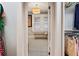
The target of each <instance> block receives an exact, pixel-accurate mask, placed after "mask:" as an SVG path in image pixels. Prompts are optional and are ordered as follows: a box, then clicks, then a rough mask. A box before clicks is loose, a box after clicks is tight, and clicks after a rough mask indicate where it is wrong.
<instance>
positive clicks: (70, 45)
mask: <svg viewBox="0 0 79 59" xmlns="http://www.w3.org/2000/svg"><path fill="white" fill-rule="evenodd" d="M65 53H66V54H67V55H68V56H77V48H76V40H75V39H74V37H68V36H67V37H65Z"/></svg>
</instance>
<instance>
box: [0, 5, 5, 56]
mask: <svg viewBox="0 0 79 59" xmlns="http://www.w3.org/2000/svg"><path fill="white" fill-rule="evenodd" d="M3 13H4V10H3V6H2V4H0V56H4V55H5V47H4V39H3V37H4V36H3V31H4V17H3Z"/></svg>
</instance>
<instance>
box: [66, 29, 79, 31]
mask: <svg viewBox="0 0 79 59" xmlns="http://www.w3.org/2000/svg"><path fill="white" fill-rule="evenodd" d="M64 32H79V30H71V29H70V30H64Z"/></svg>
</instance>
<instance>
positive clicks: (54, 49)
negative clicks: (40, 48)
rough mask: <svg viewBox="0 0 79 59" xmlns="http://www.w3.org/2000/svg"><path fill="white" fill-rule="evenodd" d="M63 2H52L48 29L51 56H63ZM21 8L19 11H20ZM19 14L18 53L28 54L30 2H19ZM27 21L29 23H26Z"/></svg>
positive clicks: (20, 54) (19, 54) (21, 54)
mask: <svg viewBox="0 0 79 59" xmlns="http://www.w3.org/2000/svg"><path fill="white" fill-rule="evenodd" d="M61 6H62V4H61V3H60V2H57V3H55V2H52V3H50V7H51V9H50V13H49V21H48V22H49V23H48V24H49V29H48V32H49V33H48V34H49V35H48V52H50V55H51V56H61V55H63V53H64V52H63V51H62V48H63V47H62V43H63V41H62V39H63V38H62V33H63V32H62V24H61V23H62V19H63V18H62V17H61V16H62V15H63V13H61V12H62V10H63V9H62V7H61ZM18 10H19V11H18ZM18 10H17V12H18V14H17V33H16V34H17V36H16V39H17V55H18V56H28V2H27V3H24V2H21V3H19V7H18ZM26 22H27V23H26Z"/></svg>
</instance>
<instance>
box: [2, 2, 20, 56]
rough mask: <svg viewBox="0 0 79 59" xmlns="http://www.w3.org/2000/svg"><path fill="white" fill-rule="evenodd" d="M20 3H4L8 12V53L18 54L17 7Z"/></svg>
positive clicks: (11, 54) (6, 35) (10, 54)
mask: <svg viewBox="0 0 79 59" xmlns="http://www.w3.org/2000/svg"><path fill="white" fill-rule="evenodd" d="M18 4H19V3H13V2H12V3H11V2H10V3H9V2H7V3H2V5H3V7H4V11H5V14H6V19H5V21H6V25H5V40H6V48H7V55H9V56H15V55H16V46H17V45H16V21H17V8H18Z"/></svg>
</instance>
